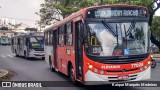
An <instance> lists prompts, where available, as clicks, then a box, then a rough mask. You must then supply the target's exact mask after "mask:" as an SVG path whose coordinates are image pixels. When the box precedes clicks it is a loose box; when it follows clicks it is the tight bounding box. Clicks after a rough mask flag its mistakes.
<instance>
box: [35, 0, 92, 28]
mask: <svg viewBox="0 0 160 90" xmlns="http://www.w3.org/2000/svg"><path fill="white" fill-rule="evenodd" d="M94 4H95V1H94V0H45V3H43V4H41V9H40V10H39V12H36V14H37V15H39V16H40V21H38V24H39V25H41V26H45V25H50V24H51V23H54V22H56V21H59V20H61V19H63V18H64V17H66V16H68V15H70V14H71V13H73V12H76V11H78V10H80V9H81V8H84V7H87V6H92V5H94Z"/></svg>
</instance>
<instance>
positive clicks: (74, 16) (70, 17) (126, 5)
mask: <svg viewBox="0 0 160 90" xmlns="http://www.w3.org/2000/svg"><path fill="white" fill-rule="evenodd" d="M117 6H118V7H135V8H144V9H146V11H147V12H148V9H147V8H146V7H144V6H137V5H129V4H108V5H101V6H91V7H86V8H83V9H81V10H79V11H77V12H74V13H72V14H71V15H69V16H68V17H66V18H64V19H62V20H61V21H58V22H57V23H54V24H53V25H51V26H50V27H48V28H46V29H45V31H44V32H46V31H49V30H52V29H57V27H58V26H60V25H62V24H64V23H67V22H69V21H71V20H72V19H74V18H76V17H78V16H80V15H82V17H83V18H86V12H87V11H88V10H89V9H96V8H103V7H117Z"/></svg>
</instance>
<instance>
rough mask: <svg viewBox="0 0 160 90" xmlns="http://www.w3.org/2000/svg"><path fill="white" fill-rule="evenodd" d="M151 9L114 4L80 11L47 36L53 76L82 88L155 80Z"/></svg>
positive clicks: (59, 24)
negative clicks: (55, 74)
mask: <svg viewBox="0 0 160 90" xmlns="http://www.w3.org/2000/svg"><path fill="white" fill-rule="evenodd" d="M148 16H149V15H148V10H147V8H145V7H142V6H135V5H126V4H120V5H119V4H113V5H102V6H92V7H87V8H84V9H81V10H80V11H78V12H75V13H73V14H71V15H70V16H68V17H66V18H64V19H63V20H61V21H59V22H57V23H55V24H53V25H52V26H50V27H49V28H47V29H46V30H45V31H44V34H45V45H44V48H45V49H44V52H45V61H46V62H47V63H48V65H49V67H50V69H51V70H52V71H58V72H61V73H63V74H65V75H67V76H68V77H69V79H70V80H71V81H72V82H74V83H75V82H77V81H78V82H81V83H82V84H84V85H99V84H110V83H112V82H130V81H141V80H148V79H150V77H151V65H150V64H151V57H150V49H149V44H150V42H149V39H150V31H149V26H148V20H149V18H148Z"/></svg>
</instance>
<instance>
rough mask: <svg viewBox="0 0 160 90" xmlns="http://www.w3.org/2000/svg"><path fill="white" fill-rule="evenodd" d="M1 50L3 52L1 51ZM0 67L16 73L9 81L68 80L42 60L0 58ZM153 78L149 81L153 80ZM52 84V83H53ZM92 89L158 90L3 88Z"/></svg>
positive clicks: (56, 89)
mask: <svg viewBox="0 0 160 90" xmlns="http://www.w3.org/2000/svg"><path fill="white" fill-rule="evenodd" d="M2 49H3V50H2ZM2 49H0V54H1V53H2V54H11V52H9V51H10V48H9V47H7V48H5V47H3V48H2ZM0 64H1V65H0V66H4V68H7V69H9V70H11V71H13V72H15V73H16V75H15V76H13V77H12V78H11V81H68V78H67V77H66V76H65V75H63V74H60V73H57V72H51V71H50V70H49V67H48V65H47V64H46V62H44V61H42V60H31V61H28V60H25V59H24V58H19V57H14V58H8V57H7V58H0ZM157 70H158V69H157V67H156V68H155V69H152V76H153V75H157V74H159V71H157ZM153 78H154V80H158V81H159V77H155V76H154V77H153ZM153 78H152V79H151V80H153ZM53 84H54V83H53ZM93 89H102V90H104V89H105V90H106V89H120V90H128V89H131V90H133V89H134V90H150V89H153V90H158V88H153V87H134V88H133V87H129V88H128V87H121V88H119V87H106V86H95V87H52V88H23V89H22V88H5V89H4V88H3V90H93Z"/></svg>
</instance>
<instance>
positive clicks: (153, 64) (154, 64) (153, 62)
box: [151, 59, 156, 68]
mask: <svg viewBox="0 0 160 90" xmlns="http://www.w3.org/2000/svg"><path fill="white" fill-rule="evenodd" d="M151 62H152V64H151V68H155V67H156V61H155V60H153V59H152V60H151Z"/></svg>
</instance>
